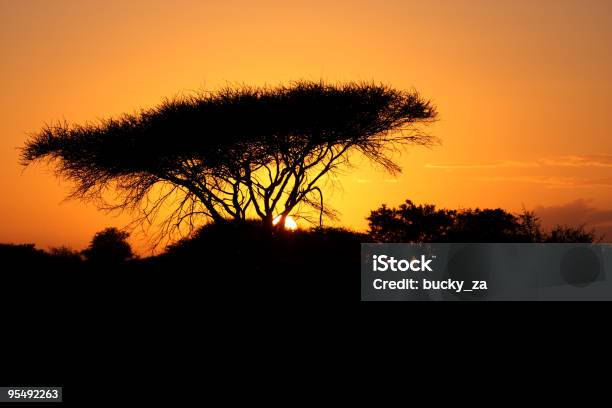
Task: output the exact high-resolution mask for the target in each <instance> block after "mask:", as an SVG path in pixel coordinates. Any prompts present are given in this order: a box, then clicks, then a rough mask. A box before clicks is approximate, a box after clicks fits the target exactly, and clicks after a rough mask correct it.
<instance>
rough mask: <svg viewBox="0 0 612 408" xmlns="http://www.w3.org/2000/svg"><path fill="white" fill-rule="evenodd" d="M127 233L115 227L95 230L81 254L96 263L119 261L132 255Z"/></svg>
mask: <svg viewBox="0 0 612 408" xmlns="http://www.w3.org/2000/svg"><path fill="white" fill-rule="evenodd" d="M129 236H130V234H129V233H127V232H124V231H120V230H118V229H117V228H106V229H105V230H102V231H100V232H97V233H96V234H95V235H94V237H93V239H92V240H91V242H90V244H89V246H88V247H87V249H85V250H83V255H85V258H87V260H88V261H90V262H93V263H98V264H110V263H115V264H116V263H121V262H123V261H126V260H128V259H130V258H132V257H133V256H134V253H133V252H132V247H131V246H130V244H129V243H128V242H127V238H128V237H129Z"/></svg>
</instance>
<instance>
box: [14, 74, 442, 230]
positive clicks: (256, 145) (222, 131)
mask: <svg viewBox="0 0 612 408" xmlns="http://www.w3.org/2000/svg"><path fill="white" fill-rule="evenodd" d="M435 117H436V111H435V108H434V107H433V106H432V104H431V103H430V102H429V101H427V100H424V99H423V98H421V97H420V96H419V94H418V93H417V92H414V91H412V92H407V91H400V90H396V89H393V88H391V87H389V86H385V85H377V84H371V83H354V82H350V83H345V84H328V83H324V82H308V81H299V82H295V83H292V84H290V85H288V86H277V87H249V86H238V87H225V88H222V89H220V90H218V91H216V92H202V93H197V94H194V95H189V96H181V97H176V98H174V99H166V100H164V101H163V102H162V103H161V104H160V105H158V106H156V107H154V108H150V109H144V110H141V111H139V112H137V113H133V114H125V115H123V116H121V117H119V118H111V119H106V120H101V121H99V122H97V123H87V124H84V125H69V124H66V123H63V124H56V125H47V126H45V127H44V128H42V129H41V130H40V131H39V132H38V133H36V134H35V135H34V136H33V137H32V138H31V139H30V140H28V141H27V142H26V144H25V147H24V148H23V150H22V162H23V164H24V165H28V164H30V163H32V162H34V161H38V160H42V159H47V160H50V161H52V162H54V163H55V166H56V167H55V168H56V170H57V172H58V174H59V175H60V176H63V177H65V178H67V179H69V180H71V181H72V182H74V183H75V190H74V192H73V196H74V197H79V198H84V199H90V198H99V197H100V195H101V194H102V192H103V191H105V190H106V189H109V188H110V189H114V190H115V191H118V192H120V193H122V197H123V199H124V201H121V202H120V203H119V204H118V205H117V207H118V208H127V207H130V208H134V207H137V206H138V205H139V204H141V203H142V201H143V200H144V199H145V198H146V197H147V196H148V194H149V193H150V192H151V190H152V188H153V187H154V186H155V185H156V184H158V183H168V184H170V185H171V186H173V187H174V188H176V190H177V192H178V193H181V194H183V195H185V197H186V201H185V203H187V204H185V205H188V206H189V209H188V210H180V211H179V212H178V214H180V216H181V217H189V219H190V220H191V219H192V217H193V216H194V215H198V216H203V217H204V218H207V217H208V218H211V219H213V220H215V221H222V220H224V219H228V218H230V219H245V218H246V217H247V214H248V213H249V211H247V210H249V209H250V212H253V214H257V215H258V216H260V217H261V218H262V219H264V220H265V221H266V222H268V223H271V220H272V217H273V216H274V215H276V214H277V213H279V214H281V215H284V216H286V215H287V214H288V213H289V212H291V211H292V210H294V209H295V207H296V206H298V204H304V203H310V204H311V205H313V206H315V207H320V208H318V210H320V211H323V206H322V192H321V190H320V189H319V188H318V187H317V186H316V184H317V182H318V181H319V180H320V177H321V176H323V175H325V174H326V173H328V172H329V171H331V170H333V169H334V168H336V166H337V165H339V164H341V163H343V162H344V161H345V160H346V159H347V157H348V156H347V154H348V153H349V152H350V151H352V150H355V151H359V152H361V153H362V154H364V155H365V156H366V157H368V158H370V159H371V160H373V161H375V162H377V163H380V164H382V165H383V166H384V167H386V168H387V169H389V170H391V171H399V167H398V166H397V165H396V164H395V163H393V162H392V161H391V160H390V159H389V158H388V157H387V155H386V152H387V149H388V148H389V147H393V146H394V145H396V144H398V143H399V144H401V143H416V144H423V145H427V144H430V143H432V138H431V137H429V136H427V135H425V134H423V133H421V132H419V131H418V129H417V128H416V127H415V125H416V124H418V123H423V122H429V121H432V120H433V119H435ZM313 193H315V194H317V195H318V196H319V198H320V200H313V199H312V197H311V195H312V194H313ZM315 201H316V202H318V203H319V204H316V203H315ZM190 213H191V214H190ZM178 214H175V215H178ZM189 214H190V215H189Z"/></svg>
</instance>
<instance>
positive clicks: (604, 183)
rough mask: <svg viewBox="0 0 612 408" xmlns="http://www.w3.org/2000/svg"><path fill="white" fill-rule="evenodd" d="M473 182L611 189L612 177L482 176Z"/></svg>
mask: <svg viewBox="0 0 612 408" xmlns="http://www.w3.org/2000/svg"><path fill="white" fill-rule="evenodd" d="M472 179H473V180H478V181H490V182H512V183H531V184H541V185H544V186H545V187H548V188H580V187H612V177H607V178H605V177H604V178H578V177H548V176H482V177H473V178H472Z"/></svg>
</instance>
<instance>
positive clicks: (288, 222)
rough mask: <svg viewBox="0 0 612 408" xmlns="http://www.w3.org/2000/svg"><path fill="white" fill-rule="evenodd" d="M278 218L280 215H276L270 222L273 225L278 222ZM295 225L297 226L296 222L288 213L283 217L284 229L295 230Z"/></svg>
mask: <svg viewBox="0 0 612 408" xmlns="http://www.w3.org/2000/svg"><path fill="white" fill-rule="evenodd" d="M280 219H281V216H280V215H278V216H277V217H276V218H274V219H273V220H272V224H274V225H276V224H278V222H279V221H280ZM297 227H298V226H297V222H295V220H294V219H293V217H292V216H290V215H288V216H287V218H285V229H286V230H289V231H295V230H296V229H297Z"/></svg>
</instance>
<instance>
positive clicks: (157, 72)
mask: <svg viewBox="0 0 612 408" xmlns="http://www.w3.org/2000/svg"><path fill="white" fill-rule="evenodd" d="M587 4H588V6H587ZM0 7H1V8H2V10H1V12H0V39H1V40H2V41H0V52H1V53H2V60H3V62H2V65H1V67H0V85H1V86H2V90H3V91H2V93H1V94H0V101H1V102H2V106H3V109H2V110H0V134H1V135H2V137H1V139H0V166H1V170H2V176H0V185H1V187H2V191H3V193H4V194H3V199H2V200H0V217H2V222H1V223H0V241H2V242H31V243H36V245H37V246H38V247H40V248H48V247H50V246H59V245H68V246H70V247H72V248H76V249H82V248H84V247H85V246H86V245H87V243H88V241H89V240H90V239H91V237H92V236H93V234H94V233H95V232H96V231H99V230H102V229H104V228H106V227H109V226H116V227H123V226H125V225H127V224H128V223H129V222H130V220H131V217H130V215H129V214H126V213H123V214H112V213H107V212H104V211H99V210H98V209H97V208H96V207H95V206H94V205H83V203H81V202H78V201H74V200H65V198H66V196H67V194H68V193H69V192H70V188H71V184H70V182H69V181H66V180H58V179H56V178H54V177H53V175H52V172H51V171H50V169H49V168H47V167H45V166H42V165H35V166H32V167H30V168H27V169H25V171H24V169H23V168H22V167H21V166H20V165H19V150H18V148H19V147H21V146H23V143H24V141H25V140H26V139H27V136H28V134H29V133H31V132H36V131H38V130H39V129H40V128H41V127H42V126H43V125H44V124H45V123H57V121H64V120H65V121H67V122H68V123H85V122H88V121H89V122H93V121H96V120H98V119H99V118H108V117H118V116H120V115H121V114H122V113H125V112H134V111H137V110H139V109H141V108H146V107H152V106H155V105H157V104H158V103H159V102H160V101H161V100H162V99H163V98H165V97H172V96H175V95H177V94H182V95H185V94H189V93H191V92H194V91H201V90H213V89H218V88H220V87H222V86H225V85H228V84H248V85H264V84H279V83H288V82H290V81H292V80H299V79H308V80H319V79H324V80H326V81H330V82H337V81H353V80H355V81H375V82H377V83H378V82H382V83H386V84H390V85H392V86H394V87H396V88H398V89H406V90H410V89H416V90H418V91H419V93H420V94H422V95H423V96H425V97H426V98H428V99H432V100H433V102H434V103H435V104H436V106H437V109H438V111H439V119H438V121H436V122H435V123H433V124H431V125H429V126H428V127H427V128H426V129H424V131H426V132H427V133H430V134H432V135H434V136H436V137H438V138H439V139H440V141H441V143H440V144H439V145H436V146H433V147H431V148H424V147H409V148H408V149H406V150H401V149H400V150H398V151H396V152H395V153H394V158H395V159H396V160H397V161H398V163H399V164H400V165H401V167H402V169H403V171H402V173H399V174H388V173H387V172H384V171H383V170H381V169H380V168H378V167H376V166H372V165H371V164H369V163H367V161H365V160H363V158H361V157H360V156H359V155H353V156H352V157H351V164H352V165H353V167H351V168H350V169H347V170H343V171H341V172H340V173H338V174H337V177H336V178H335V179H329V180H327V181H325V183H323V188H324V189H325V191H326V200H327V201H326V205H329V206H330V208H332V209H334V210H336V211H337V214H338V217H337V218H336V219H332V218H330V219H325V223H326V224H327V225H339V226H346V227H349V228H352V229H354V230H357V231H364V230H366V229H367V221H366V217H367V216H368V215H369V211H371V210H372V209H375V208H377V207H379V206H380V205H381V204H383V203H386V204H388V205H391V206H396V205H399V204H400V203H402V202H403V201H404V200H406V199H408V198H409V199H411V200H413V201H415V202H418V203H433V204H436V205H438V206H441V207H449V208H460V207H502V208H505V209H508V210H509V211H519V210H521V209H522V208H523V207H525V208H528V209H534V210H538V211H540V212H541V214H542V217H543V218H544V219H545V220H546V221H550V222H551V223H572V224H581V223H587V224H589V225H591V226H597V228H599V230H600V231H601V232H607V233H608V234H609V235H610V236H611V237H612V215H611V214H612V212H611V211H610V208H612V142H611V136H612V116H611V115H609V110H610V106H612V2H610V1H598V0H593V1H588V2H580V1H569V0H565V1H552V0H545V1H538V2H511V1H485V0H472V1H468V0H461V1H455V0H446V1H437V2H419V1H391V0H379V1H364V2H359V4H356V3H355V2H353V1H350V2H349V1H339V2H333V3H330V2H323V1H314V2H313V1H309V2H285V1H282V2H281V1H266V2H249V1H238V0H237V1H212V2H201V1H187V0H181V1H176V2H174V1H173V2H168V1H166V2H163V1H146V2H145V1H130V2H123V1H107V0H105V1H96V0H92V1H87V2H83V1H76V0H70V1H68V0H67V1H61V2H50V1H4V2H2V5H1V6H0ZM109 195H110V196H112V192H111V193H109ZM290 222H291V224H289V225H287V227H288V228H290V229H292V228H295V227H293V226H295V225H296V224H295V220H291V221H290V218H288V219H287V223H290ZM130 239H131V242H132V244H133V245H134V247H135V249H136V250H137V251H138V252H140V253H143V252H146V251H147V248H148V246H147V245H148V243H147V234H146V233H141V232H138V233H135V234H133V235H132V237H131V238H130Z"/></svg>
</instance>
